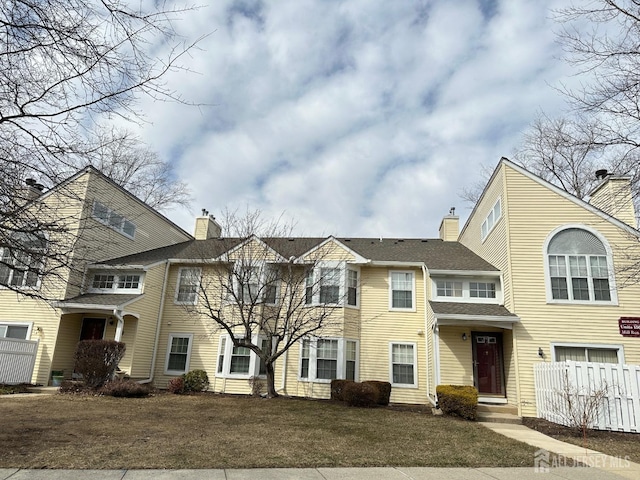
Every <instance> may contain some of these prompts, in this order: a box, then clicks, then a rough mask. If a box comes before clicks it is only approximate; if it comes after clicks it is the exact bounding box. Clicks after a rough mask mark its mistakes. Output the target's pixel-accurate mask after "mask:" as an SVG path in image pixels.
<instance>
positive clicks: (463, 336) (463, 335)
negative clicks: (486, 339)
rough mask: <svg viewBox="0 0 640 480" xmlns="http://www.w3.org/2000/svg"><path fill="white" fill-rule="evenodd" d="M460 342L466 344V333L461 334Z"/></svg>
mask: <svg viewBox="0 0 640 480" xmlns="http://www.w3.org/2000/svg"><path fill="white" fill-rule="evenodd" d="M462 341H463V342H466V341H467V332H464V333H463V334H462Z"/></svg>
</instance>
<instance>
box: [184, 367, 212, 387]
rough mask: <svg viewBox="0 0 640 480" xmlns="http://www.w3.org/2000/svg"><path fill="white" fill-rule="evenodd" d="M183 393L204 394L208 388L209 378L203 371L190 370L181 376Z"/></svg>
mask: <svg viewBox="0 0 640 480" xmlns="http://www.w3.org/2000/svg"><path fill="white" fill-rule="evenodd" d="M182 378H183V379H184V391H185V392H204V391H205V390H206V389H207V388H209V376H208V375H207V372H205V371H204V370H192V371H190V372H189V373H185V374H184V375H182Z"/></svg>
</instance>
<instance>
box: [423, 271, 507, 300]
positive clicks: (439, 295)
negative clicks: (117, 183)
mask: <svg viewBox="0 0 640 480" xmlns="http://www.w3.org/2000/svg"><path fill="white" fill-rule="evenodd" d="M431 291H432V296H433V300H439V301H444V302H468V303H498V302H499V300H498V299H499V297H501V293H502V292H501V289H500V282H499V280H498V279H496V278H495V277H494V278H491V277H477V278H460V279H456V278H436V279H434V280H432V283H431Z"/></svg>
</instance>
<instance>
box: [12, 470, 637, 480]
mask: <svg viewBox="0 0 640 480" xmlns="http://www.w3.org/2000/svg"><path fill="white" fill-rule="evenodd" d="M514 478H517V479H518V480H544V479H549V480H553V479H555V480H558V479H565V480H578V479H580V480H620V479H621V478H623V477H619V476H618V475H616V474H614V473H610V472H606V471H602V470H599V469H597V468H586V467H585V468H571V467H561V468H552V469H550V470H549V472H548V473H538V472H536V471H535V470H534V469H533V468H532V467H523V468H426V467H425V468H422V467H407V468H392V467H380V468H269V469H264V468H255V469H249V470H235V469H228V470H15V469H0V480H8V479H10V480H69V479H74V480H75V479H77V480H80V479H82V480H177V479H180V480H202V479H207V480H209V479H210V480H469V479H470V480H512V479H514ZM633 478H638V477H633Z"/></svg>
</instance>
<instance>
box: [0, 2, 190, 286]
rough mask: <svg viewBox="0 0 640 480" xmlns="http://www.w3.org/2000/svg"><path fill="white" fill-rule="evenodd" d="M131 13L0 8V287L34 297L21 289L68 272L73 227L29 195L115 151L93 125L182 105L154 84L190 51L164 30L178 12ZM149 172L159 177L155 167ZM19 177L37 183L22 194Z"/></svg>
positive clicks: (125, 8)
mask: <svg viewBox="0 0 640 480" xmlns="http://www.w3.org/2000/svg"><path fill="white" fill-rule="evenodd" d="M137 5H138V6H137V7H136V6H133V7H132V6H130V5H128V4H126V3H123V2H122V1H121V0H103V1H99V2H96V1H93V0H65V1H62V0H42V1H30V0H7V1H5V2H2V3H1V4H0V251H1V252H0V253H1V254H0V286H1V287H6V288H10V289H13V290H16V291H17V292H20V293H21V294H27V295H32V296H39V295H40V294H39V293H38V292H37V291H35V290H33V289H31V290H25V289H24V288H22V287H23V286H25V285H28V286H32V285H33V284H34V282H35V280H34V278H42V277H46V276H48V275H54V274H61V272H62V271H63V270H64V269H65V268H69V267H72V265H71V257H72V255H74V250H73V246H74V243H75V240H76V238H75V237H74V235H75V234H74V233H73V232H74V231H77V230H73V228H71V226H73V225H74V224H75V223H77V221H78V220H79V219H78V218H69V217H68V216H66V215H65V214H63V213H61V212H59V211H56V209H55V208H52V207H51V206H50V205H47V204H44V203H42V202H38V201H37V199H36V197H37V196H38V191H40V192H41V191H42V190H43V188H47V187H51V186H53V185H56V184H58V183H59V181H60V180H61V176H63V175H66V174H68V172H69V169H71V168H74V167H75V166H77V165H78V161H79V159H87V158H91V156H92V155H95V153H96V152H97V151H98V148H97V146H98V145H102V147H103V148H104V149H109V148H111V147H112V146H114V145H117V139H116V138H106V137H105V136H104V134H103V133H102V131H101V129H100V121H105V120H106V119H107V120H108V118H109V117H110V116H119V117H123V118H126V119H129V120H136V119H138V118H140V117H139V112H138V111H136V108H135V105H136V99H137V98H138V97H139V96H140V95H146V96H150V97H152V98H154V99H158V100H171V101H179V102H181V101H183V99H182V98H181V97H180V96H179V95H178V94H177V93H176V92H174V91H173V90H171V89H169V88H167V86H166V84H165V83H164V81H163V77H164V76H165V75H166V74H167V73H168V72H170V71H171V70H174V69H176V68H180V65H179V61H180V58H181V57H182V56H183V55H184V54H185V53H186V52H188V51H189V50H190V49H191V48H192V47H193V45H194V44H185V43H184V42H183V41H182V40H181V39H180V38H178V36H177V35H176V33H175V31H174V29H173V28H172V22H173V21H174V19H176V18H178V17H179V16H180V14H181V12H182V11H181V10H180V9H175V8H173V7H169V8H165V7H164V6H163V5H162V4H160V6H159V7H158V8H157V9H156V10H145V9H144V8H145V7H146V6H147V5H148V4H145V3H140V4H137ZM156 5H158V4H156ZM154 42H158V43H162V44H163V45H165V46H167V48H168V50H167V51H168V53H167V54H166V55H165V56H164V57H157V56H155V54H152V53H150V52H152V49H151V46H152V44H153V43H154ZM156 51H160V50H156ZM129 153H130V154H131V152H129ZM133 157H135V154H133ZM129 158H132V157H131V156H130V157H129ZM105 163H106V162H105ZM154 165H155V164H154ZM157 168H159V169H160V172H161V173H163V172H164V173H165V174H166V172H165V171H164V170H162V169H161V168H164V167H162V165H158V167H157ZM151 170H153V168H152V169H151ZM147 172H148V170H147ZM25 178H34V179H36V180H37V182H38V183H36V184H35V185H30V186H28V188H27V187H26V186H25V185H24V184H23V181H24V179H25ZM135 178H136V177H135V175H134V179H135ZM164 178H165V179H166V178H170V177H167V176H165V177H164ZM134 181H137V180H134ZM34 183H35V182H34ZM133 186H134V187H135V185H133ZM154 186H155V185H154ZM33 187H36V189H37V190H38V191H36V192H35V193H34V188H33ZM158 187H160V188H162V186H161V185H159V186H158ZM56 195H58V196H61V197H65V196H66V198H63V199H62V201H63V204H71V203H73V202H79V201H80V200H81V199H80V198H79V197H78V195H77V193H76V192H74V191H73V190H72V189H67V190H65V189H63V188H58V189H57V190H56ZM161 198H162V195H157V193H156V192H155V191H153V190H152V191H149V195H148V199H149V200H150V201H151V202H152V203H153V202H156V201H159V202H160V203H158V205H161V204H162V200H161ZM158 199H160V200H158ZM76 253H77V252H76ZM76 257H77V255H76Z"/></svg>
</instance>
